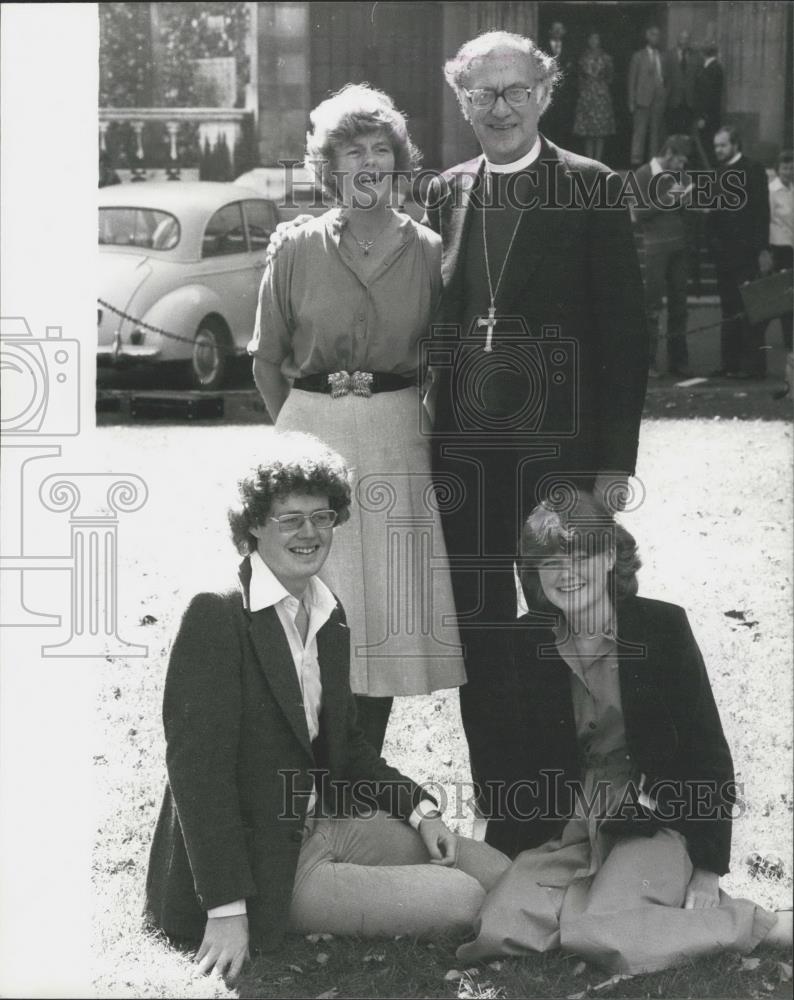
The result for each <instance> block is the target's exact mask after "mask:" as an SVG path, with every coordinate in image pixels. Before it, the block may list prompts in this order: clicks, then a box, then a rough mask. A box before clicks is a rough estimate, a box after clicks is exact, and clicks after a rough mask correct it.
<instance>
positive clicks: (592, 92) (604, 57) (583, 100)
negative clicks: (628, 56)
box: [573, 31, 615, 160]
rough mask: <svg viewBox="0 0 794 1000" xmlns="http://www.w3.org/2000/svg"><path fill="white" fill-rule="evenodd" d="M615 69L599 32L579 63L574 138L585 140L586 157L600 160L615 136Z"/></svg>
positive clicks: (593, 35) (590, 39)
mask: <svg viewBox="0 0 794 1000" xmlns="http://www.w3.org/2000/svg"><path fill="white" fill-rule="evenodd" d="M613 75H614V68H613V65H612V56H611V55H609V54H608V53H607V52H604V50H603V49H602V48H601V36H600V35H599V34H598V32H597V31H593V32H591V33H590V34H589V35H588V36H587V49H586V50H585V52H584V54H583V55H582V57H581V59H580V60H579V99H578V101H577V103H576V117H575V119H574V125H573V134H574V135H578V136H581V137H582V138H583V139H584V152H585V156H589V157H592V159H594V160H600V159H601V158H602V156H603V155H604V139H605V138H606V136H608V135H614V134H615V112H614V110H613V108H612V94H611V93H610V89H609V88H610V86H611V85H612V77H613Z"/></svg>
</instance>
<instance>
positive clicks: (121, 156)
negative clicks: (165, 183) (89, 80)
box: [99, 108, 256, 181]
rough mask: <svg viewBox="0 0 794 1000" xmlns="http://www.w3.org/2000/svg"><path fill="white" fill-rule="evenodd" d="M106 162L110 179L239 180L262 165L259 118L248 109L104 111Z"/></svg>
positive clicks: (101, 118) (102, 156)
mask: <svg viewBox="0 0 794 1000" xmlns="http://www.w3.org/2000/svg"><path fill="white" fill-rule="evenodd" d="M99 154H100V163H101V164H102V167H103V169H104V170H105V171H106V175H107V176H108V177H112V175H113V174H114V173H115V174H116V176H117V177H118V176H119V174H120V173H126V172H127V171H129V179H130V180H132V181H143V180H146V179H147V178H148V177H150V176H152V174H153V173H157V174H159V173H161V172H162V173H163V174H164V176H166V177H167V178H168V179H169V180H179V179H180V178H181V177H182V176H198V177H199V178H201V179H202V180H233V179H234V178H235V177H236V176H238V175H239V174H241V173H242V172H243V171H245V170H249V169H250V168H251V167H252V166H254V165H255V163H256V150H255V145H254V128H253V113H252V112H251V111H249V110H245V109H243V108H100V109H99Z"/></svg>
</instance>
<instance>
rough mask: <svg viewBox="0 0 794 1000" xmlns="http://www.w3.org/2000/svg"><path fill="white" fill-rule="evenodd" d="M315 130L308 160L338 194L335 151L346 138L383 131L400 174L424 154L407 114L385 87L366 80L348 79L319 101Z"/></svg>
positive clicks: (308, 139) (316, 174) (320, 180)
mask: <svg viewBox="0 0 794 1000" xmlns="http://www.w3.org/2000/svg"><path fill="white" fill-rule="evenodd" d="M309 120H310V121H311V123H312V130H311V131H310V132H307V133H306V158H305V164H306V166H307V167H308V168H309V169H310V170H311V171H312V173H313V174H314V177H315V180H316V181H317V183H318V184H320V185H321V186H322V188H323V189H324V190H325V191H326V192H328V193H329V194H330V195H332V196H333V197H334V198H338V197H339V194H340V191H339V185H338V178H337V177H336V176H335V174H334V155H335V153H336V151H337V149H338V148H339V147H340V146H342V145H343V144H344V143H346V142H350V141H351V140H352V139H355V138H357V137H358V136H362V135H369V134H370V133H372V132H379V131H383V132H384V133H385V134H386V137H387V138H388V140H389V142H390V143H391V147H392V149H393V151H394V171H395V175H396V176H401V175H402V176H406V175H408V174H411V173H413V171H415V170H416V169H417V168H418V166H419V164H420V163H421V160H422V156H421V153H420V152H419V150H418V149H417V147H416V146H415V145H414V144H413V141H412V140H411V137H410V135H409V134H408V126H407V124H406V118H405V115H403V114H402V113H401V112H400V111H398V110H397V108H396V106H395V104H394V101H393V100H392V99H391V98H390V97H389V95H388V94H384V93H383V91H382V90H376V89H375V88H374V87H370V86H369V84H366V83H348V84H346V85H345V86H344V87H342V89H341V90H339V91H337V92H336V93H335V94H332V95H331V97H329V98H328V99H327V100H325V101H323V102H322V104H318V105H317V107H316V108H315V109H314V111H312V112H311V114H310V115H309Z"/></svg>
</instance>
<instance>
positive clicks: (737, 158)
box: [725, 150, 742, 167]
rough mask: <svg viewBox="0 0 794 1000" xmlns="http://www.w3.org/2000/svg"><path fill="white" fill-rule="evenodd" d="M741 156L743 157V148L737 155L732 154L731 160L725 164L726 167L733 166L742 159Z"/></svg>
mask: <svg viewBox="0 0 794 1000" xmlns="http://www.w3.org/2000/svg"><path fill="white" fill-rule="evenodd" d="M741 158H742V153H741V150H739V152H738V153H737V154H736V155H735V156H732V157H731V158H730V160H728V162H727V163H726V164H725V166H726V167H732V166H733V165H734V163H738V162H739V160H741Z"/></svg>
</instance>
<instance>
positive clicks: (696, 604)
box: [94, 419, 792, 998]
mask: <svg viewBox="0 0 794 1000" xmlns="http://www.w3.org/2000/svg"><path fill="white" fill-rule="evenodd" d="M270 433H271V430H270V429H269V428H267V427H263V426H257V425H249V426H242V427H241V426H225V427H199V426H194V427H163V426H158V425H153V426H133V427H112V428H111V427H108V428H105V429H103V430H99V431H98V432H97V434H96V444H97V450H98V454H97V455H96V460H97V464H96V467H100V468H107V469H113V470H115V471H118V472H134V473H137V474H139V475H141V476H142V477H143V478H144V479H145V480H146V482H147V484H148V486H149V491H150V497H149V500H148V502H147V505H146V506H145V507H144V509H143V510H142V511H140V512H139V513H137V514H133V515H129V516H127V517H125V518H124V519H123V521H122V523H121V526H120V529H119V559H120V568H119V604H120V617H121V626H120V633H121V634H122V635H123V636H124V637H125V638H126V639H128V640H129V641H133V642H138V643H145V644H147V645H148V647H149V655H148V657H147V658H140V659H126V660H125V659H116V660H113V661H108V662H107V663H106V664H105V665H104V669H103V670H102V672H101V678H100V691H99V706H98V726H97V731H96V733H95V738H94V747H95V749H94V764H95V774H96V782H97V789H98V797H99V813H100V827H99V831H98V839H97V847H96V852H95V858H94V876H95V887H96V946H95V955H96V970H95V971H96V981H97V992H98V995H100V996H108V997H125V996H129V997H166V996H167V997H226V996H234V995H239V996H243V997H316V996H321V995H326V996H340V997H396V996H399V997H455V996H459V997H467V996H468V997H477V996H479V997H489V996H492V997H506V998H512V997H572V996H581V997H584V996H588V995H592V996H596V997H600V996H610V997H611V996H614V997H646V996H647V997H697V998H706V997H742V998H747V997H761V996H780V997H782V996H790V995H791V984H790V975H791V971H790V962H791V956H785V955H784V956H779V955H775V954H774V953H771V952H764V951H759V954H758V956H757V957H758V958H759V959H760V962H759V963H756V962H755V961H750V962H749V963H748V962H747V961H746V960H745V961H744V962H743V961H742V960H741V959H740V958H738V957H736V956H730V955H724V956H721V957H718V958H715V959H714V960H711V961H708V962H702V963H698V964H696V965H694V966H692V967H689V968H686V969H681V970H676V971H671V972H666V973H659V974H655V975H649V976H641V977H636V978H634V979H627V980H624V981H621V982H617V983H611V984H609V985H603V984H604V983H605V981H606V980H607V979H608V977H607V976H606V975H605V974H603V973H602V972H600V971H599V970H598V969H596V968H593V967H591V966H584V964H583V963H580V962H579V961H578V960H577V959H576V958H575V957H572V956H568V957H561V956H559V955H553V956H546V957H539V958H533V959H527V960H521V961H513V960H510V961H507V962H504V963H501V964H499V963H497V965H495V966H493V967H492V966H482V967H480V968H479V969H478V970H476V971H474V972H471V973H469V974H468V975H463V973H465V972H466V970H461V969H458V972H459V973H460V974H459V975H454V976H448V975H447V974H448V973H449V972H450V970H454V969H456V968H457V967H456V963H455V958H454V950H455V946H456V944H457V942H454V941H451V942H443V941H438V942H435V943H434V944H433V945H427V944H419V943H416V942H413V941H408V940H398V941H390V942H378V941H364V942H355V941H344V940H331V941H319V942H314V943H313V942H311V941H307V940H304V939H302V938H299V939H290V940H288V942H287V944H286V945H285V947H284V948H283V949H282V951H281V952H279V953H278V954H276V955H272V956H269V957H267V958H260V959H258V960H257V961H256V962H255V963H254V964H253V965H252V966H250V967H249V969H248V971H247V973H246V975H245V977H244V978H243V980H242V981H241V983H240V984H239V987H238V990H237V991H236V992H234V991H229V990H227V989H226V987H225V986H224V984H223V983H222V981H220V980H219V979H217V978H206V979H205V978H202V977H200V976H198V975H196V974H195V972H194V970H193V968H192V966H191V964H190V960H189V956H186V955H181V954H179V953H177V952H175V951H173V950H171V949H169V948H167V947H166V946H165V944H164V943H163V942H162V941H161V940H158V939H157V938H156V937H152V936H147V935H145V934H144V933H143V932H142V930H141V927H140V919H139V914H140V910H141V905H142V893H143V883H144V879H145V874H146V863H147V856H148V849H149V843H150V838H151V833H152V830H153V827H154V821H155V818H156V813H157V809H158V808H159V803H160V797H161V794H162V788H163V782H164V778H165V764H164V741H163V736H162V727H161V722H160V704H161V698H162V685H163V680H164V676H165V668H166V652H167V648H168V643H169V641H170V638H171V636H172V630H173V628H174V626H175V623H176V621H178V617H179V615H180V614H181V611H182V610H183V608H184V606H185V604H186V603H187V601H188V600H189V598H190V597H191V596H192V594H193V593H194V592H195V591H197V590H200V589H204V588H207V587H208V588H211V589H216V588H217V587H218V585H219V583H220V582H223V581H224V580H225V579H227V578H233V576H234V572H235V569H236V562H237V559H236V555H235V552H234V550H233V549H232V547H231V544H230V542H229V541H228V540H227V537H226V529H225V523H226V522H225V511H226V507H227V504H228V502H229V500H230V495H231V487H232V484H233V482H234V480H235V479H236V477H237V476H238V475H239V474H240V472H241V471H243V470H244V469H245V467H246V465H248V464H249V463H250V462H251V461H252V460H254V459H255V458H256V456H257V454H258V453H259V452H261V451H262V449H263V448H264V447H265V445H266V441H267V436H268V435H269V434H270ZM791 434H792V430H791V425H790V424H786V423H783V422H782V421H779V422H761V421H735V420H733V421H713V420H705V419H704V420H688V421H680V420H649V421H647V422H646V423H645V424H644V425H643V431H642V439H641V444H640V462H639V467H638V476H639V477H640V479H641V480H642V482H643V484H644V487H645V490H646V499H645V502H644V503H643V504H642V505H641V506H640V508H639V509H638V510H636V511H634V512H632V513H631V514H628V515H626V516H625V517H624V523H625V524H626V525H627V527H629V528H630V530H631V531H632V532H633V533H634V534H635V535H636V537H637V538H638V541H639V543H640V547H641V552H642V555H643V559H644V563H645V566H644V568H643V570H642V571H641V575H640V593H641V594H644V595H646V596H649V597H658V598H662V599H666V600H671V601H675V602H676V603H679V604H682V605H684V606H685V607H686V608H687V609H688V612H689V616H690V620H691V622H692V626H693V629H694V631H695V635H696V637H697V639H698V641H699V643H700V646H701V649H702V651H703V654H704V657H705V660H706V664H707V666H708V669H709V673H710V676H711V681H712V685H713V687H714V691H715V696H716V699H717V702H718V705H719V707H720V711H721V713H722V719H723V724H724V727H725V730H726V734H727V737H728V741H729V743H730V745H731V748H732V750H733V754H734V761H735V764H736V771H737V778H738V780H739V781H740V782H743V783H744V801H745V804H746V808H745V810H744V812H743V814H742V815H741V816H740V817H739V818H738V819H737V821H736V823H735V826H734V843H733V856H732V868H733V870H732V872H731V874H730V875H728V876H726V878H725V879H724V880H723V883H722V885H723V888H724V889H725V890H726V891H727V892H730V893H732V894H734V895H741V896H748V897H751V898H753V899H755V900H757V901H758V902H760V903H762V904H764V905H767V906H771V907H774V906H786V905H790V901H791V891H792V877H791V861H790V859H791V853H792V798H791V791H792V736H791V713H792V625H791V602H792V491H791V481H790V470H791V449H792V441H791ZM728 612H741V613H742V615H743V617H739V616H737V615H728V614H727V613H728ZM384 755H385V756H386V758H387V759H388V760H389V761H390V763H392V764H394V765H395V766H397V767H399V768H400V769H401V770H403V771H404V772H406V773H407V774H410V775H411V776H413V777H414V778H416V779H417V780H434V781H437V782H441V783H442V784H443V785H444V786H445V787H446V789H447V791H448V794H449V795H450V802H449V805H448V813H447V819H448V821H449V822H450V825H451V826H453V827H457V828H458V829H459V830H460V831H461V832H470V830H471V813H470V810H469V808H468V805H467V803H466V798H467V794H466V792H467V783H468V782H469V780H470V775H469V772H468V765H467V757H466V747H465V741H464V739H463V734H462V730H461V726H460V717H459V713H458V707H457V694H456V693H455V692H439V693H437V694H435V695H430V696H427V697H424V698H411V699H400V700H398V702H397V704H396V707H395V711H394V714H393V716H392V719H391V722H390V726H389V732H388V734H387V742H386V746H385V749H384ZM456 787H458V788H459V789H460V794H457V792H456V791H455V789H456ZM753 850H758V851H762V852H768V851H774V852H775V853H777V854H779V855H780V856H781V857H782V858H783V859H784V860H785V875H784V877H783V879H781V880H779V881H774V882H772V881H769V880H762V879H757V878H753V877H751V873H750V871H749V869H748V867H747V865H745V864H744V863H743V860H742V859H743V858H744V856H745V855H746V854H747V853H748V852H749V851H753ZM781 958H782V959H783V963H784V964H780V959H781ZM786 963H787V964H786ZM598 987H600V988H598Z"/></svg>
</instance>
